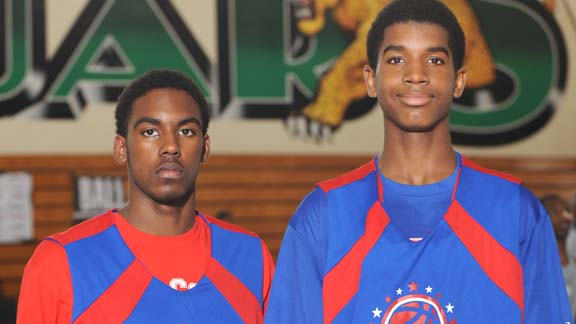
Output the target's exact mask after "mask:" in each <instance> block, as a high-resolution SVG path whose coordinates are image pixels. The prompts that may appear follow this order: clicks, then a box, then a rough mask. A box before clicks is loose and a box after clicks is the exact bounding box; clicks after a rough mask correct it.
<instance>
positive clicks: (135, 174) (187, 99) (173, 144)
mask: <svg viewBox="0 0 576 324" xmlns="http://www.w3.org/2000/svg"><path fill="white" fill-rule="evenodd" d="M209 145H210V140H209V137H208V135H207V134H206V135H203V134H202V115H201V112H200V108H199V107H198V105H197V103H196V101H195V100H194V99H193V98H192V97H191V96H190V95H189V94H188V93H187V92H185V91H183V90H177V89H169V88H168V89H154V90H152V91H150V92H148V93H147V94H146V95H144V96H142V97H140V98H138V99H137V100H135V101H134V104H133V107H132V115H131V117H130V120H129V121H128V132H127V136H126V138H124V137H122V136H116V139H115V142H114V156H115V158H116V160H117V161H118V162H120V163H121V164H125V163H127V165H128V176H129V181H130V186H131V188H130V200H131V201H133V200H136V199H141V198H145V199H150V200H152V201H154V202H156V203H159V204H164V205H182V204H184V203H185V202H186V201H187V200H188V199H189V198H190V197H191V195H192V194H193V193H194V191H195V187H196V177H197V176H198V171H199V168H200V163H201V161H203V160H204V159H205V158H206V156H207V154H208V150H209Z"/></svg>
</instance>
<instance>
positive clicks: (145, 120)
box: [133, 117, 202, 128]
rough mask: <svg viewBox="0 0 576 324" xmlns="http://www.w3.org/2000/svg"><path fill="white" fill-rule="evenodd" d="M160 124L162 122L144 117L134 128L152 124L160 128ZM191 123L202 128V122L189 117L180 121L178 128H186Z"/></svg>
mask: <svg viewBox="0 0 576 324" xmlns="http://www.w3.org/2000/svg"><path fill="white" fill-rule="evenodd" d="M160 123H161V122H160V120H159V119H156V118H152V117H142V118H139V119H138V120H137V121H136V122H135V123H134V127H133V128H136V127H138V125H140V124H152V125H155V126H158V125H160ZM190 123H192V124H197V125H198V126H199V127H202V122H201V121H200V120H199V119H198V118H196V117H188V118H184V119H182V120H180V121H179V122H178V127H180V126H184V125H186V124H190Z"/></svg>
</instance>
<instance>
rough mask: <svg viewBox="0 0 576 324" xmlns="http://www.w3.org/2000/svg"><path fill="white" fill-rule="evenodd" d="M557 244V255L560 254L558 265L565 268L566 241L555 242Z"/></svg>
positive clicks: (566, 262) (566, 263)
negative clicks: (560, 264)
mask: <svg viewBox="0 0 576 324" xmlns="http://www.w3.org/2000/svg"><path fill="white" fill-rule="evenodd" d="M556 242H557V243H558V253H559V254H560V263H562V266H563V267H565V266H567V265H568V263H569V262H568V261H569V260H568V252H567V250H566V240H557V241H556Z"/></svg>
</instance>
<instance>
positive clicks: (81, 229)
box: [49, 211, 114, 245]
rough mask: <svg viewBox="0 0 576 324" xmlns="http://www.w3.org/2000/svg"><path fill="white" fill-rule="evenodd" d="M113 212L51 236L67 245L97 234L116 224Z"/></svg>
mask: <svg viewBox="0 0 576 324" xmlns="http://www.w3.org/2000/svg"><path fill="white" fill-rule="evenodd" d="M112 213H113V212H112V211H108V212H107V213H106V214H104V215H100V216H97V217H94V218H91V219H87V220H85V221H83V222H82V223H80V224H78V225H76V226H73V227H71V228H69V229H68V230H67V231H65V232H62V233H57V234H54V235H51V236H49V237H50V238H52V239H54V240H55V241H56V242H59V243H60V244H62V245H66V244H68V243H71V242H74V241H78V240H81V239H84V238H87V237H90V236H93V235H96V234H98V233H100V232H103V231H105V230H106V229H108V228H109V227H110V226H112V225H113V224H114V217H113V214H112Z"/></svg>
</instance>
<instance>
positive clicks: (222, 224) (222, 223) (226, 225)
mask: <svg viewBox="0 0 576 324" xmlns="http://www.w3.org/2000/svg"><path fill="white" fill-rule="evenodd" d="M202 216H203V217H204V219H205V220H206V222H208V224H215V225H217V226H218V227H221V228H223V229H225V230H228V231H232V232H237V233H242V234H246V235H250V236H254V237H259V236H258V234H256V233H254V232H251V231H249V230H246V229H244V228H242V227H240V226H238V225H234V224H231V223H228V222H226V221H223V220H221V219H218V218H216V217H212V216H209V215H204V214H202Z"/></svg>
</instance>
